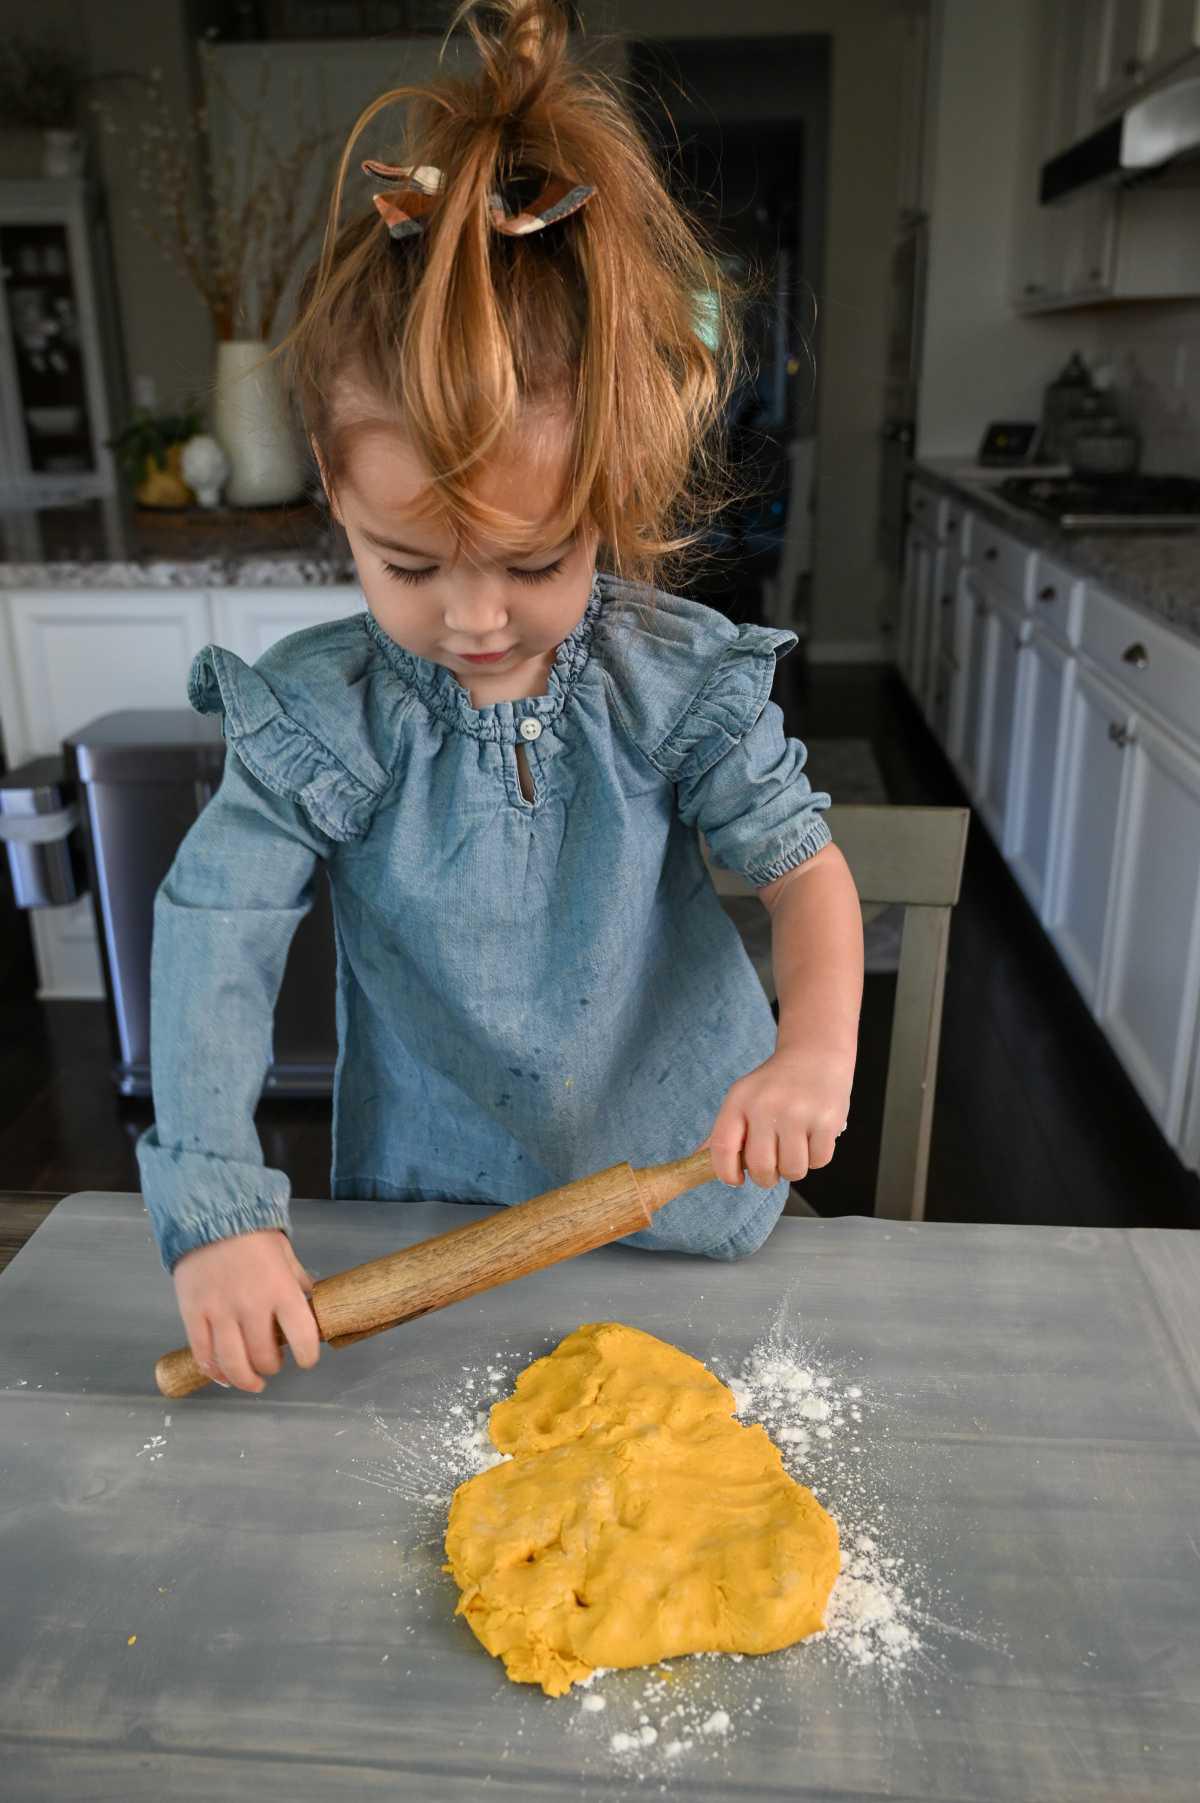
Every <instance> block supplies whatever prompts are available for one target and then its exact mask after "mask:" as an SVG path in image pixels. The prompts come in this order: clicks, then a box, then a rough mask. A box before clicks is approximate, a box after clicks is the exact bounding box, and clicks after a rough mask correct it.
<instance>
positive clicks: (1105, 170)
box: [1040, 77, 1200, 206]
mask: <svg viewBox="0 0 1200 1803" xmlns="http://www.w3.org/2000/svg"><path fill="white" fill-rule="evenodd" d="M1197 155H1200V77H1196V78H1193V79H1191V80H1188V81H1177V82H1175V83H1173V85H1172V86H1170V87H1167V88H1160V89H1159V91H1158V92H1157V93H1156V94H1148V95H1147V96H1146V98H1145V99H1144V100H1139V101H1138V102H1137V103H1136V105H1134V106H1131V107H1130V108H1129V110H1128V111H1127V112H1124V113H1121V114H1120V115H1119V117H1118V118H1116V119H1110V121H1109V123H1108V124H1107V125H1102V126H1101V127H1100V130H1099V131H1094V132H1093V133H1092V134H1091V136H1090V137H1088V138H1083V139H1081V141H1080V142H1079V143H1078V144H1073V145H1072V146H1071V148H1070V150H1064V151H1063V152H1062V154H1061V155H1060V156H1056V157H1051V159H1050V161H1049V162H1048V163H1043V165H1042V181H1041V195H1040V198H1041V203H1042V205H1043V206H1049V205H1051V204H1052V203H1053V202H1054V201H1056V200H1066V199H1067V198H1068V197H1069V196H1070V195H1072V194H1076V193H1078V192H1079V190H1080V189H1081V188H1090V187H1093V186H1095V185H1096V184H1097V183H1099V182H1108V183H1115V182H1129V181H1133V180H1134V179H1136V178H1137V177H1138V176H1139V175H1145V174H1146V173H1147V172H1148V171H1150V170H1152V169H1161V168H1162V166H1163V164H1164V163H1170V162H1173V161H1174V160H1175V159H1176V158H1177V157H1189V156H1197Z"/></svg>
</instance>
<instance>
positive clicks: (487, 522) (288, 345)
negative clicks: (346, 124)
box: [273, 0, 740, 583]
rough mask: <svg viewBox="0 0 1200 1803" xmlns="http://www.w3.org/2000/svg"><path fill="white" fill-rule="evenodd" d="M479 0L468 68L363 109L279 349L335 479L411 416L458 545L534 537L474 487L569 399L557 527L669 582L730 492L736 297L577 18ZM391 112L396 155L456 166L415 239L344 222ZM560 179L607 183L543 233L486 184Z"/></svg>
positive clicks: (378, 224) (366, 212)
mask: <svg viewBox="0 0 1200 1803" xmlns="http://www.w3.org/2000/svg"><path fill="white" fill-rule="evenodd" d="M480 10H481V8H480V4H479V0H467V3H466V4H465V5H463V6H462V7H461V8H460V9H459V11H458V13H457V14H456V15H455V19H454V22H453V25H452V27H451V30H453V29H454V27H455V26H457V25H459V24H465V25H466V27H467V29H468V31H469V32H470V35H471V37H472V39H473V40H474V43H475V46H476V48H477V50H478V52H479V55H480V58H481V62H482V67H481V69H480V72H479V74H478V75H477V77H476V78H475V79H474V80H463V79H461V78H451V77H449V76H447V77H446V78H444V79H439V80H437V81H435V82H432V83H430V84H429V85H428V86H425V87H400V88H393V89H390V90H389V91H388V92H386V93H384V94H381V95H379V97H378V98H377V99H375V100H373V101H372V102H371V104H370V105H369V106H367V107H366V108H364V110H363V112H362V113H361V114H360V116H359V118H358V119H357V121H356V122H355V125H354V128H353V130H352V131H351V133H350V136H349V138H348V139H347V142H346V145H345V148H344V150H343V151H342V155H341V160H340V163H339V166H338V171H337V177H336V180H335V183H334V189H333V195H332V198H331V201H330V208H329V218H328V223H327V225H326V229H325V237H324V242H323V245H322V249H321V253H320V257H319V259H318V260H317V262H316V263H315V264H314V265H313V266H312V268H311V269H310V270H309V271H308V272H307V274H306V277H305V280H304V283H303V286H302V289H301V295H300V305H299V315H298V318H297V321H296V323H295V325H294V326H293V327H292V329H291V331H290V332H289V333H288V335H287V337H286V338H285V339H284V340H283V342H282V344H281V345H280V346H278V347H277V350H276V352H275V353H273V354H275V355H279V354H282V355H283V357H284V358H285V362H286V369H287V375H288V378H289V381H290V384H291V387H292V390H293V393H294V396H295V399H296V402H297V405H298V408H299V411H300V415H301V418H302V420H303V423H304V427H305V430H306V431H307V433H308V434H309V436H310V437H311V439H312V441H313V443H314V445H315V447H316V450H317V452H318V455H319V458H320V461H321V464H322V466H323V470H324V474H325V477H326V480H327V482H328V483H329V485H330V486H331V488H333V489H334V491H335V492H336V488H337V484H338V480H339V477H341V476H343V475H344V474H345V471H346V467H347V459H348V453H349V450H350V447H351V445H352V444H353V441H354V439H355V437H356V436H357V434H358V433H360V432H361V431H363V430H364V429H372V428H374V429H377V428H378V427H379V425H380V424H381V423H382V424H385V425H391V426H394V427H396V428H398V429H401V430H403V432H404V434H405V436H406V438H407V439H408V440H409V441H410V443H411V444H412V445H413V446H414V448H415V449H416V451H417V452H418V454H419V456H420V457H421V459H422V461H423V463H424V465H425V467H426V468H427V469H428V470H429V471H430V472H431V492H430V493H429V495H428V496H427V502H428V505H429V506H431V507H433V508H435V509H437V510H439V511H440V512H441V513H442V514H444V516H445V517H446V519H447V520H448V522H449V524H450V526H451V528H452V530H453V531H454V532H455V534H456V535H457V536H459V537H460V538H464V537H465V538H469V537H472V536H474V535H475V534H476V533H478V534H482V535H492V536H497V537H500V538H502V539H503V540H504V541H505V542H508V543H512V544H514V545H520V544H521V542H522V538H523V537H524V538H525V539H526V540H527V541H528V542H529V543H530V544H532V535H531V534H530V533H529V531H528V529H525V531H524V532H523V531H522V528H521V527H520V525H519V523H518V522H516V521H514V520H511V519H509V518H508V517H507V516H502V515H498V514H497V513H496V512H495V511H494V510H493V509H491V508H488V507H486V506H485V505H484V504H483V503H482V502H481V501H480V500H479V499H478V497H477V496H476V494H475V493H474V483H475V481H476V479H477V478H478V476H479V475H480V473H481V468H482V466H483V465H484V463H485V462H486V460H487V458H488V456H489V454H490V453H494V452H496V451H499V450H501V449H502V448H503V447H504V445H505V441H506V440H507V439H508V438H509V437H510V435H511V434H513V433H514V432H516V431H517V430H518V429H519V426H520V423H521V419H522V415H523V414H524V413H525V412H526V411H527V410H528V409H530V408H533V409H538V408H542V407H550V406H558V407H561V408H562V409H563V411H564V414H565V416H566V417H567V419H568V421H569V430H570V440H569V451H568V461H567V471H568V473H567V479H566V483H565V486H564V491H563V494H562V495H561V496H560V497H558V498H557V499H558V509H559V510H558V513H557V514H556V516H555V518H554V519H553V520H552V521H551V522H549V524H550V528H551V529H550V531H549V532H548V533H546V532H543V533H541V534H539V535H538V536H539V538H540V539H541V540H542V541H543V542H546V543H549V542H561V540H562V539H563V538H565V537H566V536H568V534H569V533H570V532H571V531H573V530H574V529H575V527H576V526H577V525H578V524H579V523H580V522H586V523H589V524H590V525H591V526H592V527H593V529H594V530H596V531H597V532H598V533H599V536H600V541H601V544H602V546H603V547H604V557H605V561H606V562H607V564H608V565H609V567H611V568H612V569H613V570H615V571H616V572H617V573H618V574H620V575H624V576H627V577H630V578H632V579H634V580H639V581H644V582H651V583H653V582H656V581H659V582H660V581H662V580H663V579H664V576H665V574H666V572H667V569H668V567H669V566H671V565H673V564H674V563H675V562H676V560H677V559H678V558H679V556H680V554H681V553H683V552H684V551H685V550H686V549H687V547H688V546H689V545H692V544H694V542H695V540H696V538H697V536H698V534H699V532H700V530H701V529H702V528H703V526H704V524H705V523H706V522H707V520H708V519H709V518H710V517H711V515H712V514H713V513H714V512H715V511H716V509H717V507H718V506H719V505H721V503H722V501H723V500H724V498H725V496H726V494H727V492H728V486H727V483H728V478H727V472H726V470H725V467H724V464H723V461H722V455H721V451H722V447H721V443H720V434H719V428H720V424H721V415H722V409H723V405H724V402H725V400H726V398H727V395H728V392H729V388H730V385H731V382H732V378H733V373H734V369H735V365H736V361H737V358H738V356H739V344H740V339H739V332H738V314H739V301H740V297H739V295H738V294H737V292H736V291H735V290H734V288H733V286H732V285H731V284H730V283H729V282H728V280H727V279H726V277H725V276H724V275H723V273H722V271H721V269H720V266H719V263H718V261H717V258H716V256H715V254H714V253H713V251H712V249H711V248H710V247H709V245H708V244H707V243H706V242H705V241H704V240H703V238H702V236H701V234H700V232H699V230H698V228H697V227H696V226H695V224H694V223H693V222H692V221H691V220H690V219H689V218H688V217H687V216H686V215H685V214H684V212H683V211H682V210H681V209H680V207H679V206H678V205H677V204H676V203H675V202H674V201H673V200H672V199H671V197H670V196H669V195H668V193H667V191H666V189H665V187H664V185H663V182H662V179H661V177H660V175H659V173H658V170H657V168H656V167H655V164H654V160H653V158H652V156H651V154H650V152H649V150H648V149H647V147H646V144H645V143H644V141H643V139H642V136H641V133H640V131H639V129H638V127H637V125H636V123H635V121H634V119H633V117H632V115H631V113H630V112H629V110H628V108H627V107H626V105H625V103H624V102H623V100H622V99H621V97H620V95H619V93H618V92H617V90H616V89H615V88H614V87H613V85H612V84H611V83H610V82H609V81H607V80H606V79H604V78H603V77H600V76H597V75H595V74H592V73H588V72H586V71H584V70H583V69H581V68H580V67H578V66H577V65H576V64H574V63H572V62H571V61H570V60H569V57H568V45H567V25H566V20H565V17H564V14H563V12H562V10H561V9H560V8H559V7H558V6H557V5H555V4H552V0H498V4H496V3H494V4H490V5H488V6H487V7H486V12H487V14H488V15H489V18H490V25H489V29H486V30H485V29H484V27H483V26H482V25H481V23H480V21H479V18H478V17H477V14H478V13H479V11H480ZM396 102H408V104H409V112H408V119H407V130H406V134H405V138H404V146H403V151H402V153H401V154H400V155H399V156H398V157H397V158H396V159H395V160H396V161H397V162H400V163H402V164H405V165H409V164H415V165H420V164H433V165H435V166H436V167H437V168H439V169H441V170H442V171H443V173H444V178H445V182H444V187H443V190H442V196H441V199H440V202H439V204H438V206H437V209H436V211H435V212H434V213H433V215H432V216H431V218H430V220H429V222H428V223H427V226H426V229H425V231H424V232H423V233H422V234H421V235H420V236H415V237H410V238H406V239H401V240H393V239H392V238H391V237H390V236H389V234H388V230H387V227H386V226H385V225H384V223H383V222H382V220H381V219H380V217H379V215H378V213H377V212H376V211H375V209H374V206H373V205H370V204H368V205H367V206H365V207H362V208H360V209H359V210H358V211H357V212H356V214H355V216H354V217H353V218H352V219H350V220H349V221H348V222H346V223H345V224H342V225H340V226H339V214H340V210H341V202H342V193H343V188H344V185H345V180H346V175H347V172H348V170H349V168H350V164H351V161H352V159H353V158H355V156H356V151H355V146H356V144H357V143H358V140H359V138H360V136H361V134H362V132H363V130H364V128H365V127H366V126H367V125H368V124H369V123H370V122H371V120H372V119H374V118H375V116H376V114H378V113H380V112H382V111H383V109H384V108H385V107H388V106H391V105H393V104H395V103H396ZM357 155H358V156H359V157H361V155H362V152H361V151H359V152H358V153H357ZM543 174H555V175H562V176H566V177H568V178H570V180H571V181H572V182H585V183H588V184H590V185H591V186H593V187H594V188H595V190H596V192H595V194H594V195H593V197H592V199H591V200H590V201H589V202H588V204H587V205H586V206H585V207H583V208H582V210H581V211H579V212H577V213H575V214H573V215H572V216H571V217H569V218H567V219H565V220H562V221H560V222H559V223H557V224H554V225H551V226H548V227H546V228H545V230H543V231H541V232H537V233H533V234H531V235H529V236H526V237H518V238H512V237H508V236H505V235H503V234H501V233H498V232H496V231H495V230H494V229H493V228H492V226H491V225H490V223H489V218H488V212H487V197H488V195H489V193H490V192H491V191H493V190H495V189H500V190H501V191H503V189H504V187H505V185H506V184H508V183H511V182H514V181H515V182H517V183H521V182H523V181H532V182H534V183H536V181H537V178H538V177H539V176H540V175H543ZM359 179H362V178H361V177H360V178H359ZM706 302H707V305H708V306H709V307H710V309H711V308H712V307H713V304H714V302H715V305H716V307H717V308H719V310H720V317H721V319H722V325H723V331H722V333H721V350H720V351H719V352H714V351H713V350H712V349H710V347H709V345H708V344H706V343H705V342H704V340H703V339H702V338H701V336H700V335H699V332H698V329H697V328H698V323H699V318H700V314H699V308H700V307H701V306H702V305H704V304H705V303H706ZM348 382H349V385H347V384H348ZM339 392H340V393H341V395H342V396H343V400H342V404H341V406H340V407H339V406H338V405H337V404H336V402H337V396H338V395H339ZM347 395H349V396H350V397H351V400H350V405H349V406H347V403H346V399H345V397H346V396H347ZM362 396H368V397H370V398H369V401H367V402H366V403H365V404H360V397H362Z"/></svg>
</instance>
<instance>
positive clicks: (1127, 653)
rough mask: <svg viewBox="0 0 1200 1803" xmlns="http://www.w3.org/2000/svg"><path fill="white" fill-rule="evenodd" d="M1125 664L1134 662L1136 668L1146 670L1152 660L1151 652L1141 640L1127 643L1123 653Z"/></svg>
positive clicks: (1122, 657)
mask: <svg viewBox="0 0 1200 1803" xmlns="http://www.w3.org/2000/svg"><path fill="white" fill-rule="evenodd" d="M1121 662H1122V663H1123V664H1132V665H1133V667H1134V669H1135V670H1144V669H1145V668H1146V665H1147V664H1148V663H1149V662H1150V653H1149V652H1148V651H1147V650H1146V647H1145V646H1144V645H1143V644H1142V643H1141V641H1140V640H1139V641H1138V642H1137V643H1136V644H1133V645H1126V647H1125V649H1124V651H1122V653H1121Z"/></svg>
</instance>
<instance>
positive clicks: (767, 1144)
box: [743, 1120, 779, 1189]
mask: <svg viewBox="0 0 1200 1803" xmlns="http://www.w3.org/2000/svg"><path fill="white" fill-rule="evenodd" d="M743 1158H744V1161H745V1165H746V1175H747V1176H748V1177H749V1179H750V1181H751V1182H752V1183H757V1184H758V1186H759V1188H760V1189H770V1188H771V1187H772V1185H774V1184H776V1183H778V1182H779V1137H778V1135H777V1134H776V1132H775V1129H774V1127H773V1126H770V1125H761V1126H760V1125H759V1124H757V1123H756V1122H755V1121H753V1120H752V1121H751V1122H750V1131H749V1133H748V1134H747V1135H746V1150H745V1152H744V1153H743Z"/></svg>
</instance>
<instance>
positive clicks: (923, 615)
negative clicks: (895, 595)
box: [900, 530, 937, 706]
mask: <svg viewBox="0 0 1200 1803" xmlns="http://www.w3.org/2000/svg"><path fill="white" fill-rule="evenodd" d="M936 556H937V546H936V544H935V542H934V540H933V539H931V538H927V537H926V536H925V534H924V532H918V531H915V530H912V531H910V532H909V535H908V545H907V548H906V551H905V564H904V590H903V598H902V605H901V616H900V670H901V673H902V675H903V677H904V680H905V682H906V683H907V684H908V687H909V690H910V692H911V693H912V695H913V697H914V698H915V700H916V701H917V702H918V703H919V704H920V705H922V706H923V705H924V702H923V696H924V691H925V680H926V676H927V673H928V669H929V640H930V630H931V625H932V621H931V610H932V606H933V577H934V564H935V559H936Z"/></svg>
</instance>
